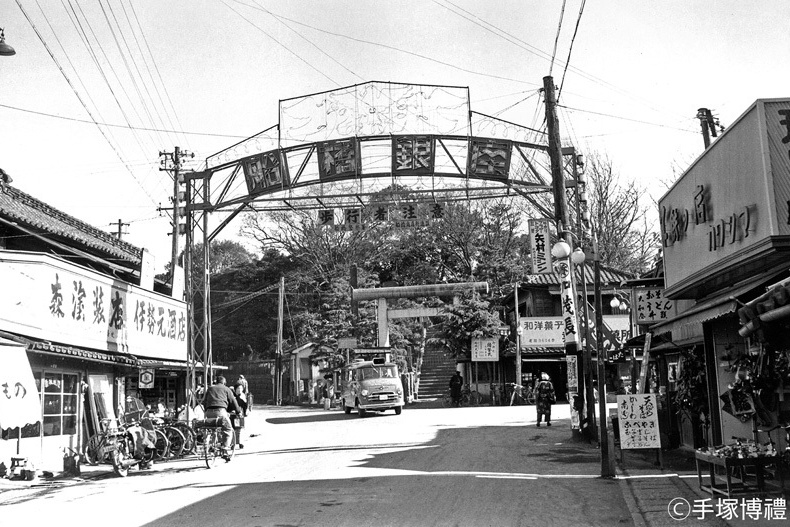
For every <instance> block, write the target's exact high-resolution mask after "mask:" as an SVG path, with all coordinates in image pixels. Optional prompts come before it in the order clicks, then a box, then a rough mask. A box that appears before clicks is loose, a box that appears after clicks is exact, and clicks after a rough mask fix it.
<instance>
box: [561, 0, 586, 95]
mask: <svg viewBox="0 0 790 527" xmlns="http://www.w3.org/2000/svg"><path fill="white" fill-rule="evenodd" d="M586 3H587V0H582V3H581V5H580V6H579V16H578V17H577V18H576V27H574V28H573V36H572V37H571V43H570V46H568V58H567V59H565V67H564V68H563V69H562V78H561V79H560V89H559V90H558V91H557V100H558V101H559V100H560V95H562V87H563V86H564V85H565V74H566V73H567V72H568V65H569V64H570V63H571V51H573V43H574V42H575V41H576V33H578V32H579V23H580V22H581V21H582V13H584V4H586Z"/></svg>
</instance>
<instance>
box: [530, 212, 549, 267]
mask: <svg viewBox="0 0 790 527" xmlns="http://www.w3.org/2000/svg"><path fill="white" fill-rule="evenodd" d="M549 225H550V222H549V220H547V219H531V220H529V254H530V258H531V259H532V274H551V273H553V272H554V270H553V269H552V268H551V247H550V244H549Z"/></svg>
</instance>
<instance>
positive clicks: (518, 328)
mask: <svg viewBox="0 0 790 527" xmlns="http://www.w3.org/2000/svg"><path fill="white" fill-rule="evenodd" d="M520 284H521V282H520V281H519V280H516V287H514V288H513V295H514V296H515V298H514V299H513V300H514V302H515V303H516V384H521V383H522V380H521V332H522V329H521V322H520V321H519V310H518V286H519V285H520Z"/></svg>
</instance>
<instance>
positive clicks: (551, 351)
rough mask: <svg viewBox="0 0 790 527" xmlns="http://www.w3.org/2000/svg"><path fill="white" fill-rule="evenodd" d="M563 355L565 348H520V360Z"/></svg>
mask: <svg viewBox="0 0 790 527" xmlns="http://www.w3.org/2000/svg"><path fill="white" fill-rule="evenodd" d="M551 355H565V348H549V347H545V346H521V358H522V359H524V357H534V356H541V357H545V356H551Z"/></svg>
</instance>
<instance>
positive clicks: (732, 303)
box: [650, 263, 788, 334]
mask: <svg viewBox="0 0 790 527" xmlns="http://www.w3.org/2000/svg"><path fill="white" fill-rule="evenodd" d="M787 271H788V267H787V264H786V263H784V264H782V265H781V266H778V267H774V268H772V269H769V270H768V271H765V272H763V273H761V274H759V275H757V276H755V277H753V278H751V279H749V280H745V281H743V282H741V283H739V284H736V285H734V286H732V287H729V288H727V289H724V290H722V291H720V292H719V294H717V295H716V296H715V297H713V298H710V299H707V300H704V301H702V302H700V303H699V304H697V305H695V306H694V307H692V308H691V309H687V310H686V311H684V312H683V313H681V314H680V315H678V316H676V317H673V318H670V319H668V320H666V321H664V322H659V323H658V324H654V325H652V326H650V331H652V332H653V333H654V334H656V333H664V332H669V331H672V332H673V333H674V332H678V331H679V330H680V329H681V328H682V327H683V326H688V325H692V324H702V323H703V322H707V321H709V320H713V319H716V318H719V317H722V316H724V315H728V314H730V313H735V312H736V311H737V310H738V307H739V306H740V304H739V302H738V299H739V298H740V297H741V296H743V295H746V294H747V293H750V292H752V291H754V290H755V289H757V288H759V287H760V286H761V285H764V284H765V283H766V282H768V281H770V280H773V279H775V278H776V277H777V276H779V275H780V274H782V273H786V272H787Z"/></svg>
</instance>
